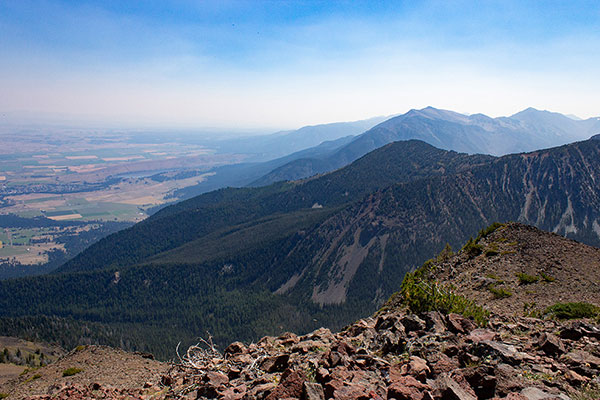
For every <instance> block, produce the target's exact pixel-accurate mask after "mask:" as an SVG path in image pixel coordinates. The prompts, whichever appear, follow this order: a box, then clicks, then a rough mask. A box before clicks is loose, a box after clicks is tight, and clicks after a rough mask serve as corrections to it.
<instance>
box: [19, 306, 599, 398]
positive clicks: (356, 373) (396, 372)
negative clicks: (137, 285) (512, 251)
mask: <svg viewBox="0 0 600 400" xmlns="http://www.w3.org/2000/svg"><path fill="white" fill-rule="evenodd" d="M599 341H600V327H599V326H598V325H597V324H594V323H592V322H589V321H576V322H569V323H560V322H556V321H544V320H540V319H534V318H524V317H519V318H502V317H492V318H491V320H490V322H489V325H488V327H487V328H478V327H476V326H475V324H474V323H473V322H472V321H471V320H469V319H466V318H464V317H462V316H460V315H457V314H449V315H447V316H444V315H442V314H440V313H438V312H428V313H424V314H422V315H419V316H417V315H414V314H410V313H407V312H405V311H401V310H388V311H384V312H382V313H381V314H380V315H377V316H374V317H370V318H367V319H363V320H360V321H358V322H356V323H354V324H353V325H351V326H349V327H348V328H347V329H346V330H344V331H343V332H340V333H336V334H333V333H331V332H330V331H329V330H328V329H319V330H317V331H314V332H312V333H310V334H308V335H304V336H300V337H299V336H296V335H294V334H292V333H288V334H285V335H283V336H280V337H277V338H275V337H265V338H263V339H262V340H261V341H259V342H258V343H256V344H250V345H249V346H246V345H244V344H242V343H239V342H236V343H232V344H231V345H230V346H229V347H227V348H226V349H225V351H224V353H223V354H222V355H221V354H220V353H218V352H216V351H215V350H214V349H213V348H211V347H210V346H206V345H205V346H201V347H197V348H194V347H193V348H191V349H190V350H189V351H188V353H187V354H186V355H185V356H182V362H181V363H179V364H177V365H174V366H173V367H172V368H171V369H170V370H169V371H168V372H166V373H163V374H161V375H155V376H154V377H152V379H149V380H148V381H147V382H145V383H144V384H143V385H140V386H139V387H137V388H132V387H131V386H128V387H125V386H121V387H118V385H111V384H100V383H95V382H90V383H87V384H77V383H69V382H68V380H65V382H64V386H62V387H56V385H55V386H53V387H50V388H48V389H50V391H51V393H50V394H44V395H37V396H29V397H25V398H29V399H78V398H79V399H84V398H86V399H87V398H123V399H125V398H129V399H130V398H140V399H150V398H153V399H154V398H161V399H167V398H186V399H197V398H201V399H204V398H206V399H213V398H219V399H284V398H289V399H309V400H317V399H330V398H333V399H365V400H366V399H398V400H400V399H461V400H462V399H464V400H468V399H477V398H480V399H491V398H500V399H515V400H516V399H530V400H531V399H569V398H578V399H579V398H580V399H595V398H598V396H599V395H600V392H599V391H597V390H596V389H597V387H598V385H599V384H600V378H599V373H600V345H599ZM93 349H94V346H91V347H90V349H88V350H87V351H91V350H93ZM120 367H121V366H120ZM40 373H41V374H43V371H41V372H38V374H40ZM106 373H110V371H106ZM125 373H126V372H125ZM21 378H22V380H23V381H25V380H27V379H29V377H28V376H23V377H21ZM116 381H117V380H116Z"/></svg>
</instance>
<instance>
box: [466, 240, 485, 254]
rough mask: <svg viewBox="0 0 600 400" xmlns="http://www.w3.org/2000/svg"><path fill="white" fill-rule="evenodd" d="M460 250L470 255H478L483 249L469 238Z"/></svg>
mask: <svg viewBox="0 0 600 400" xmlns="http://www.w3.org/2000/svg"><path fill="white" fill-rule="evenodd" d="M462 250H463V251H464V252H465V253H467V254H468V255H470V256H473V257H474V256H478V255H479V254H481V252H482V250H483V246H482V245H480V244H479V243H477V242H476V241H475V240H473V238H469V240H468V241H467V243H466V244H465V245H464V246H463V248H462Z"/></svg>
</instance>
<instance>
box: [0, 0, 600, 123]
mask: <svg viewBox="0 0 600 400" xmlns="http://www.w3.org/2000/svg"><path fill="white" fill-rule="evenodd" d="M599 93H600V2H599V1H597V0H594V1H577V0H570V1H567V0H565V1H524V0H518V1H509V0H500V1H451V0H443V1H422V2H420V1H381V0H373V1H283V0H280V1H224V0H218V1H176V0H172V1H167V0H162V1H138V0H132V1H125V0H115V1H83V0H77V1H74V0H73V1H58V0H47V1H28V0H0V118H5V119H10V118H13V117H15V116H20V117H21V118H23V117H24V116H25V117H29V116H35V117H37V118H39V119H41V120H44V118H47V119H48V120H50V119H56V118H58V119H65V120H72V121H78V123H85V122H91V121H94V122H96V123H98V122H100V123H106V124H110V125H113V124H119V123H123V124H127V125H133V126H135V125H139V126H161V127H169V126H172V127H206V126H214V127H232V128H269V129H270V128H293V127H299V126H302V125H306V124H316V123H324V122H333V121H343V120H356V119H362V118H367V117H372V116H376V115H389V114H396V113H402V112H405V111H407V110H409V109H411V108H422V107H425V106H427V105H432V106H434V107H439V108H447V109H452V110H455V111H459V112H465V113H476V112H482V113H486V114H488V115H491V116H498V115H510V114H512V113H514V112H517V111H519V110H521V109H523V108H526V107H529V106H532V107H535V108H539V109H548V110H552V111H558V112H563V113H573V114H577V115H579V116H581V117H590V116H597V115H600V109H599V107H598V106H599V105H600V99H599V97H598V94H599ZM0 122H1V121H0Z"/></svg>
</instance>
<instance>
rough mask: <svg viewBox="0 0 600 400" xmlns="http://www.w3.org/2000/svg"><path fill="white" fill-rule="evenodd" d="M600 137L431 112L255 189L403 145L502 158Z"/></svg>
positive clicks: (540, 115) (565, 123) (578, 125)
mask: <svg viewBox="0 0 600 400" xmlns="http://www.w3.org/2000/svg"><path fill="white" fill-rule="evenodd" d="M598 133H600V118H590V119H587V120H579V121H577V120H574V119H572V118H569V117H567V116H564V115H562V114H559V113H553V112H549V111H539V110H536V109H533V108H528V109H526V110H523V111H521V112H519V113H517V114H514V115H512V116H510V117H499V118H490V117H488V116H486V115H483V114H473V115H469V116H467V115H463V114H459V113H456V112H453V111H447V110H438V109H436V108H433V107H427V108H424V109H422V110H410V111H409V112H407V113H406V114H403V115H399V116H397V117H393V118H390V119H388V120H386V121H384V122H382V123H380V124H378V125H376V126H374V127H373V128H371V129H369V130H368V131H366V132H365V133H363V134H361V135H359V136H358V137H356V138H355V139H354V140H352V141H351V142H350V143H348V144H344V145H343V146H340V148H338V149H336V150H335V151H331V152H330V153H329V154H325V155H319V156H317V157H302V158H298V159H295V160H293V161H290V162H289V163H287V164H283V165H281V166H279V167H278V168H276V169H274V170H272V171H271V172H269V173H268V174H265V176H263V177H261V178H259V179H257V180H255V181H254V182H252V184H251V185H253V186H262V185H267V184H269V183H273V182H277V181H280V180H294V179H301V178H305V177H308V176H312V175H314V174H317V173H323V172H328V171H332V170H334V169H337V168H340V167H343V166H344V165H347V164H349V163H350V162H352V161H354V160H356V159H358V158H359V157H361V156H363V155H364V154H366V153H368V152H370V151H372V150H375V149H377V148H379V147H381V146H384V145H386V144H388V143H391V142H394V141H398V140H409V139H418V140H422V141H424V142H425V143H429V144H430V145H432V146H435V147H437V148H440V149H445V150H454V151H458V152H464V153H469V154H490V155H496V156H500V155H505V154H510V153H519V152H525V151H533V150H537V149H542V148H548V147H552V146H559V145H563V144H567V143H571V142H575V141H578V140H585V139H589V138H590V137H591V136H593V135H595V134H598Z"/></svg>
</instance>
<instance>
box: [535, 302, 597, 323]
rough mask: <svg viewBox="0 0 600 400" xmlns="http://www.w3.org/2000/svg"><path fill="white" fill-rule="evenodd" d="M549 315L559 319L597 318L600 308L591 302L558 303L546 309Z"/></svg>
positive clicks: (545, 312)
mask: <svg viewBox="0 0 600 400" xmlns="http://www.w3.org/2000/svg"><path fill="white" fill-rule="evenodd" d="M544 314H546V315H547V316H548V317H551V318H552V317H554V318H558V319H578V318H595V317H598V316H599V315H600V308H598V307H596V306H595V305H593V304H590V303H583V302H578V303H556V304H555V305H553V306H550V307H548V308H546V310H545V311H544Z"/></svg>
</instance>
